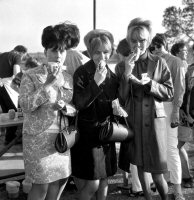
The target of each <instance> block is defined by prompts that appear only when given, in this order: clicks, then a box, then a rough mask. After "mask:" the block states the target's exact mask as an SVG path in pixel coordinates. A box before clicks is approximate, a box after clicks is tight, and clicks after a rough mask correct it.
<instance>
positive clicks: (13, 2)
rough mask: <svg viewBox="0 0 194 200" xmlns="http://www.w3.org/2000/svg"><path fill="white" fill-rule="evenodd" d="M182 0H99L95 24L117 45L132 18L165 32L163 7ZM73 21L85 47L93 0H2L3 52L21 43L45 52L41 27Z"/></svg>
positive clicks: (81, 46)
mask: <svg viewBox="0 0 194 200" xmlns="http://www.w3.org/2000/svg"><path fill="white" fill-rule="evenodd" d="M181 5H182V0H96V28H101V29H106V30H108V31H110V32H111V33H112V34H113V36H114V39H115V45H117V44H118V42H119V41H120V40H121V39H123V38H124V37H125V36H126V32H127V26H128V24H129V22H130V20H132V19H133V18H136V17H142V18H144V19H148V20H151V21H152V24H153V34H155V33H159V32H160V33H163V32H165V29H164V27H163V26H162V19H163V14H164V10H165V9H166V8H167V7H169V6H176V7H180V6H181ZM66 20H67V21H71V22H72V23H74V24H76V25H77V26H78V27H79V29H80V35H81V39H80V43H79V45H78V47H77V49H78V50H85V45H84V43H83V37H84V36H85V35H86V34H87V32H89V31H90V30H92V29H93V0H0V52H5V51H10V50H12V49H13V48H14V47H15V46H16V45H18V44H21V45H24V46H26V47H27V48H28V50H29V52H31V53H32V52H43V51H44V49H43V47H42V46H41V35H42V30H43V29H44V28H45V27H46V26H49V25H55V24H57V23H59V22H64V21H66Z"/></svg>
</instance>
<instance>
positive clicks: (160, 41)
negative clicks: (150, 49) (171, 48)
mask: <svg viewBox="0 0 194 200" xmlns="http://www.w3.org/2000/svg"><path fill="white" fill-rule="evenodd" d="M152 45H163V46H164V48H165V49H166V50H167V51H168V42H167V38H166V35H165V34H164V33H156V35H155V36H154V37H153V39H152Z"/></svg>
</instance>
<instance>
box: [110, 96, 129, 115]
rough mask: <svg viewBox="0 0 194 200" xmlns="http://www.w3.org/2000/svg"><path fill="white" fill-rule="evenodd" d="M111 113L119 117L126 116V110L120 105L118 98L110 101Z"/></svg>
mask: <svg viewBox="0 0 194 200" xmlns="http://www.w3.org/2000/svg"><path fill="white" fill-rule="evenodd" d="M112 108H113V114H114V115H116V116H120V117H127V116H128V114H127V112H126V111H125V110H124V109H123V108H122V107H121V106H120V103H119V100H118V99H115V100H114V101H112Z"/></svg>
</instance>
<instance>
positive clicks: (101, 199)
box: [96, 178, 108, 200]
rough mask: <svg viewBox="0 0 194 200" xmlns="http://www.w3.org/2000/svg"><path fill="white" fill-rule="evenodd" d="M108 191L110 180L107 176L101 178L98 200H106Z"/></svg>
mask: <svg viewBox="0 0 194 200" xmlns="http://www.w3.org/2000/svg"><path fill="white" fill-rule="evenodd" d="M107 193H108V180H107V178H105V179H101V180H100V185H99V188H98V190H97V192H96V200H105V199H106V197H107Z"/></svg>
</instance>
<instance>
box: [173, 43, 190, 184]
mask: <svg viewBox="0 0 194 200" xmlns="http://www.w3.org/2000/svg"><path fill="white" fill-rule="evenodd" d="M171 54H172V55H174V56H177V57H179V58H180V59H181V60H182V63H183V67H184V69H185V73H186V72H187V68H188V64H187V54H188V51H187V46H186V44H185V43H184V42H177V43H175V44H173V46H172V48H171ZM190 75H191V73H186V77H185V82H186V90H185V94H184V98H183V104H182V106H181V109H180V122H183V123H185V120H187V121H188V120H189V119H190V118H188V117H189V113H188V110H187V103H188V102H187V101H188V96H189V94H187V93H190V89H189V88H188V80H189V79H190V78H189V77H190ZM188 76H189V77H188ZM189 124H190V122H189ZM186 142H191V141H190V135H189V134H188V133H186V132H185V131H183V132H181V131H180V128H179V127H178V148H179V154H180V158H181V166H182V180H183V183H182V184H183V186H184V187H186V188H193V187H194V180H193V177H192V174H191V172H190V169H189V159H188V155H187V152H186V150H185V148H184V144H185V143H186Z"/></svg>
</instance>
